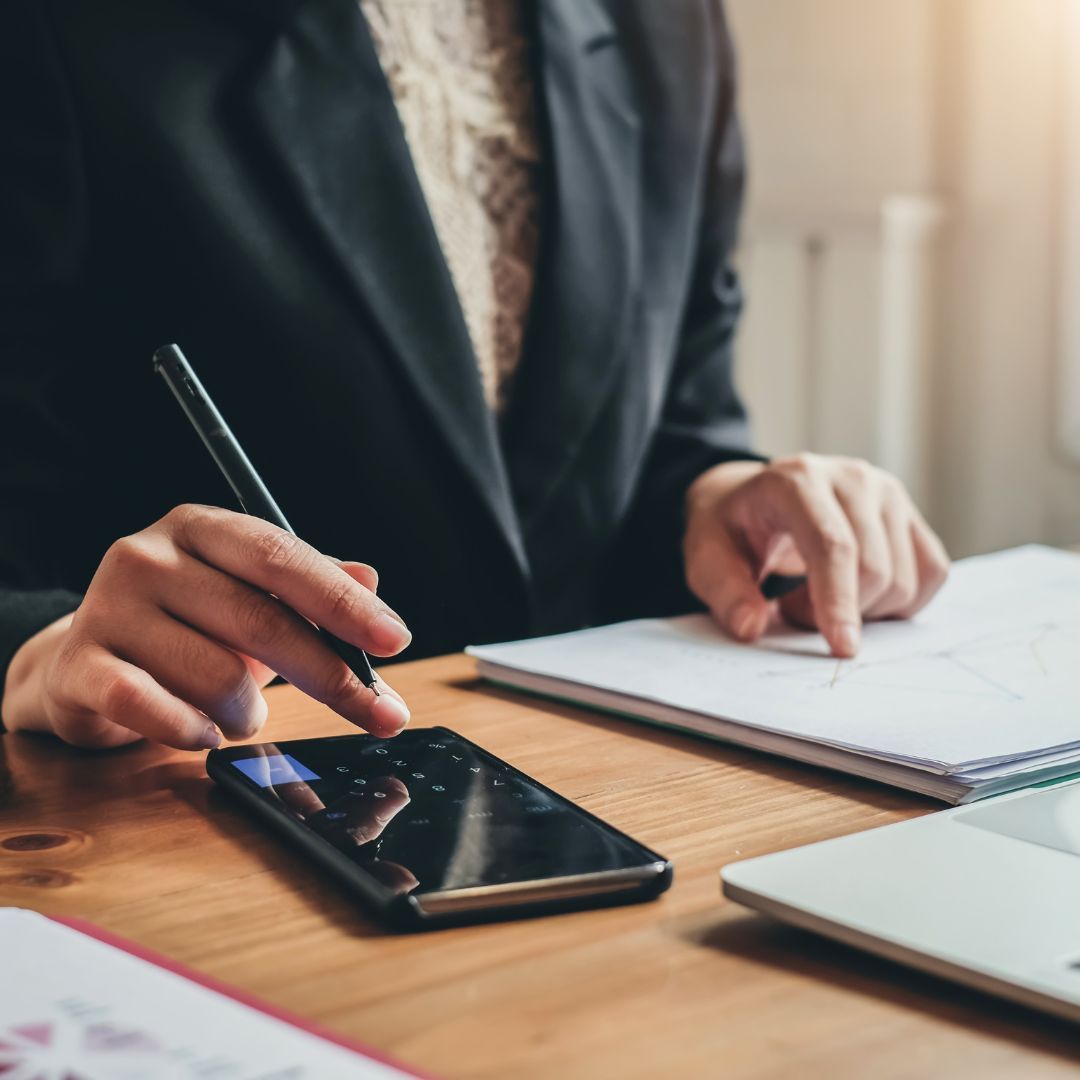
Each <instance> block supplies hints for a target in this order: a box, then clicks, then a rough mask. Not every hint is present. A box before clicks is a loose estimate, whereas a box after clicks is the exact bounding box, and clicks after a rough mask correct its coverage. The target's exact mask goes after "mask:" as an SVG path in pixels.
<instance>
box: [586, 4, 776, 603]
mask: <svg viewBox="0 0 1080 1080" xmlns="http://www.w3.org/2000/svg"><path fill="white" fill-rule="evenodd" d="M709 10H710V14H713V15H714V16H715V18H716V20H717V21H718V23H719V25H718V27H717V33H716V39H717V40H719V42H720V47H719V51H718V53H717V60H716V63H717V66H718V69H719V70H718V74H717V80H716V83H717V101H716V105H715V109H714V112H713V135H712V140H711V149H710V153H709V157H708V162H709V173H708V176H707V177H706V178H705V186H704V198H703V201H702V213H701V220H700V226H699V232H698V248H697V252H696V257H695V261H694V269H693V275H692V279H691V284H690V289H689V293H688V296H687V302H686V307H685V310H684V313H683V319H682V326H681V330H680V334H679V338H678V343H677V346H676V349H677V351H676V356H675V362H674V365H673V367H672V374H671V378H670V381H669V384H668V389H667V395H666V398H665V404H664V409H663V413H662V417H661V422H660V424H659V426H658V428H657V430H656V432H655V435H654V438H653V441H652V443H651V445H650V448H649V452H648V455H647V458H646V463H645V467H644V469H643V471H642V475H641V480H640V482H639V484H638V488H637V492H636V496H635V500H634V503H633V505H632V507H631V509H630V512H629V514H628V516H627V518H626V520H625V522H624V525H623V528H622V530H621V531H620V535H619V538H618V541H617V543H616V547H615V551H614V552H613V558H612V559H611V560H610V562H609V563H608V566H609V568H610V572H609V573H608V574H607V575H606V577H605V581H604V585H603V588H602V590H601V596H600V607H601V612H602V617H603V618H604V619H605V620H616V619H620V618H627V617H630V616H631V615H641V614H644V613H652V614H672V613H675V612H680V611H691V610H694V609H695V608H698V607H700V605H699V604H698V603H697V601H696V600H695V599H694V598H693V596H692V594H691V593H690V592H689V590H688V589H687V587H686V585H685V581H684V574H683V560H682V535H683V524H684V509H683V507H684V500H685V496H686V491H687V488H688V487H689V486H690V484H691V483H692V482H693V480H694V479H695V478H696V477H697V476H699V475H700V474H701V473H703V472H704V471H705V470H706V469H709V468H711V467H712V466H714V465H718V464H720V463H722V462H725V461H736V460H764V458H762V457H761V456H760V455H758V454H755V453H754V452H753V451H752V450H751V449H750V433H749V425H748V423H747V416H746V412H745V410H744V408H743V405H742V402H741V401H740V400H739V396H738V393H737V392H736V389H735V383H734V376H733V366H734V340H735V331H736V328H737V325H738V322H739V315H740V312H741V310H742V290H741V288H740V283H739V277H738V274H737V273H736V271H735V268H734V266H733V265H732V253H733V250H734V248H735V245H736V242H737V239H738V225H739V217H740V213H741V209H742V198H743V186H744V176H745V168H744V156H743V144H742V137H741V133H740V129H739V122H738V117H737V115H736V110H735V65H734V51H733V49H732V45H731V40H730V37H729V35H728V32H727V28H726V25H725V23H724V17H723V14H722V12H721V9H720V6H719V4H718V3H716V4H712V3H710V5H709ZM628 582H633V586H632V587H630V588H628V587H627V583H628Z"/></svg>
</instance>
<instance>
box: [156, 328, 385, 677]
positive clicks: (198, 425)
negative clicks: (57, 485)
mask: <svg viewBox="0 0 1080 1080" xmlns="http://www.w3.org/2000/svg"><path fill="white" fill-rule="evenodd" d="M154 370H155V371H156V372H157V373H158V374H159V375H160V376H161V377H162V378H163V379H164V380H165V381H166V382H167V383H168V384H169V389H170V390H172V392H173V395H174V396H175V397H176V400H177V401H178V402H180V407H181V408H182V409H183V410H184V415H185V416H187V418H188V420H190V421H191V426H192V427H193V428H195V430H196V431H197V432H198V434H199V438H200V439H202V441H203V445H204V446H205V447H206V449H207V450H209V451H210V455H211V457H213V459H214V461H215V462H217V466H218V468H219V469H220V470H221V472H222V475H223V476H224V477H225V479H226V480H227V481H228V482H229V487H231V488H232V489H233V492H234V493H235V494H236V497H237V499H239V501H240V505H241V507H243V510H244V513H245V514H250V515H251V516H252V517H260V518H263V519H264V520H265V521H269V522H270V523H271V524H273V525H277V526H278V528H280V529H284V530H285V531H286V532H288V533H292V534H293V536H295V535H296V533H295V531H294V530H293V528H292V526H291V525H290V524H289V522H288V521H287V520H286V518H285V515H284V514H283V513H282V512H281V508H280V507H279V506H278V504H277V503H276V502H274V497H273V496H272V495H271V494H270V492H269V490H267V487H266V485H265V484H264V483H263V482H262V478H261V477H260V476H259V474H258V473H257V472H256V471H255V466H254V465H252V464H251V461H250V460H249V459H248V456H247V454H245V453H244V449H243V447H242V446H241V445H240V444H239V443H238V442H237V441H236V436H235V435H233V433H232V431H231V430H230V429H229V425H228V424H226V423H225V418H224V417H223V416H222V415H221V413H220V412H218V410H217V406H215V405H214V403H213V401H211V399H210V395H209V394H208V393H207V392H206V390H205V389H204V388H203V384H202V383H201V382H199V379H198V377H197V376H196V374H195V372H194V371H193V370H192V368H191V365H190V364H189V363H188V362H187V360H186V358H185V357H184V354H183V353H182V352H181V351H180V349H179V348H178V347H177V346H176V345H163V346H162V347H161V348H160V349H158V350H157V352H155V353H154ZM315 629H316V630H317V631H318V633H319V636H320V637H321V638H322V639H323V641H325V642H326V644H327V645H329V646H330V648H331V649H333V650H334V652H335V653H337V655H338V656H339V657H341V659H342V660H344V661H345V663H346V664H347V665H348V666H349V669H350V670H351V671H352V673H353V674H354V675H355V676H356V677H357V678H358V679H359V680H360V681H361V682H362V683H363V684H364V685H365V686H366V687H367V688H368V689H369V690H371V691H372V692H373V693H374V694H375V696H376V697H378V696H379V688H378V686H377V685H376V683H375V672H373V671H372V670H371V661H370V660H369V659H368V657H367V653H365V652H364V650H363V649H358V648H357V647H356V646H355V645H350V644H349V643H348V642H347V641H342V640H341V638H338V637H335V636H334V635H333V634H331V633H330V632H329V631H328V630H323V629H322V628H320V627H316V628H315Z"/></svg>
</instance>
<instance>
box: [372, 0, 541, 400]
mask: <svg viewBox="0 0 1080 1080" xmlns="http://www.w3.org/2000/svg"><path fill="white" fill-rule="evenodd" d="M359 3H360V7H361V9H362V10H363V13H364V16H365V18H366V19H367V21H368V25H369V27H370V28H371V34H372V37H373V38H374V41H375V46H376V49H377V50H378V53H379V59H380V61H381V63H382V66H383V70H384V71H385V73H386V77H387V80H388V82H389V83H390V87H391V90H392V91H393V94H394V101H395V103H396V105H397V110H398V115H399V116H400V118H401V122H402V126H403V127H404V129H405V137H406V139H407V141H408V144H409V150H410V152H411V153H412V158H413V163H414V165H415V168H416V172H417V175H418V177H419V179H420V184H421V187H422V188H423V190H424V196H425V198H426V200H427V204H428V207H429V210H430V212H431V217H432V220H433V222H434V224H435V231H436V233H437V234H438V237H439V243H440V244H441V246H442V249H443V253H444V255H445V257H446V261H447V265H448V266H449V268H450V274H451V277H452V278H453V281H454V285H455V287H456V289H457V293H458V298H459V300H460V303H461V309H462V312H463V314H464V316H465V323H466V325H467V327H468V331H469V337H470V338H471V340H472V345H473V350H474V352H475V353H476V360H477V363H478V365H479V368H480V378H481V381H482V383H483V388H484V396H485V398H486V399H487V401H488V403H489V405H491V406H492V408H495V409H500V408H501V407H502V405H503V404H504V401H505V397H506V391H507V387H508V384H509V380H510V377H511V375H512V374H513V371H514V368H515V367H516V365H517V362H518V359H519V358H520V355H521V346H522V339H523V336H524V329H525V320H526V316H527V313H528V306H529V300H530V298H531V295H532V289H533V278H534V271H535V264H536V252H537V211H538V205H537V204H538V199H537V191H536V182H537V180H536V167H537V164H538V162H539V150H538V145H537V139H536V134H535V125H534V118H533V109H532V86H531V79H530V72H529V62H528V54H527V42H526V39H525V37H524V35H523V32H522V26H521V11H520V7H521V5H520V3H519V0H359Z"/></svg>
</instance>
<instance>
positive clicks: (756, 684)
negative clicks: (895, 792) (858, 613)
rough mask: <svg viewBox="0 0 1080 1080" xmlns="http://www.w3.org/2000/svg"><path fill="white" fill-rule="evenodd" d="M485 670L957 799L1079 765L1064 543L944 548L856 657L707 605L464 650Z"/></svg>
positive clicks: (1079, 588) (1072, 606)
mask: <svg viewBox="0 0 1080 1080" xmlns="http://www.w3.org/2000/svg"><path fill="white" fill-rule="evenodd" d="M469 652H470V653H471V654H472V655H473V656H475V657H476V658H477V659H478V660H479V662H480V664H479V667H480V673H481V674H482V675H483V676H485V677H486V678H488V679H491V680H493V681H496V682H499V683H503V684H506V685H510V686H513V687H517V688H519V689H523V690H529V691H533V692H535V693H539V694H545V695H548V696H552V697H558V698H562V699H567V700H570V701H573V702H578V703H580V704H584V705H590V706H593V707H596V708H601V709H606V710H609V711H614V712H617V713H621V714H624V715H627V716H630V717H633V718H635V719H640V720H644V721H648V722H652V723H655V724H660V725H664V726H668V727H674V728H679V729H683V730H687V731H692V732H696V733H698V734H701V735H706V736H710V737H713V738H716V739H722V740H725V741H728V742H732V743H738V744H741V745H744V746H752V747H755V748H757V749H760V750H766V751H770V752H773V753H777V754H783V755H785V756H787V757H792V758H797V759H799V760H801V761H807V762H811V763H813V764H816V765H823V766H827V767H830V768H835V769H841V770H844V771H846V772H851V773H856V774H858V775H860V776H867V777H871V778H873V779H876V780H881V781H884V782H885V783H890V784H895V785H897V786H899V787H905V788H910V789H911V790H914V791H919V792H923V793H925V794H927V795H933V796H935V797H937V798H940V799H944V800H946V801H948V802H954V803H960V802H968V801H971V800H972V799H977V798H982V797H984V796H986V795H991V794H995V793H997V792H1001V791H1007V790H1010V789H1012V788H1017V787H1024V786H1027V785H1029V784H1031V783H1035V782H1037V781H1039V780H1045V779H1050V778H1052V777H1057V776H1063V775H1067V774H1069V773H1072V772H1080V556H1077V555H1071V554H1067V553H1065V552H1061V551H1056V550H1053V549H1050V548H1042V547H1024V548H1017V549H1015V550H1012V551H1004V552H1000V553H998V554H995V555H984V556H979V557H977V558H972V559H965V560H963V561H961V562H959V563H957V564H956V565H955V566H954V568H953V571H952V574H951V576H950V579H949V581H948V583H947V584H946V585H945V587H944V589H943V590H942V591H941V593H940V594H939V596H938V597H937V598H936V599H935V600H934V601H933V603H932V604H931V605H930V606H929V607H928V608H927V609H926V611H925V612H923V613H921V614H920V615H919V616H918V617H917V618H916V619H914V620H912V621H910V622H884V623H874V624H871V625H868V626H867V627H866V628H865V630H864V637H863V645H862V649H861V650H860V652H859V655H858V656H857V657H856V658H855V659H854V660H845V661H839V662H838V661H837V660H835V659H833V658H831V657H830V656H829V654H828V649H827V647H826V645H825V642H824V640H823V639H822V638H821V637H820V635H817V634H808V633H802V632H799V631H795V630H781V631H778V632H776V633H774V634H771V635H770V636H769V637H767V638H765V639H763V640H762V641H761V642H760V643H759V644H757V645H754V646H746V645H739V644H736V643H733V642H732V641H730V640H729V639H728V638H726V637H725V636H724V635H723V634H722V633H721V631H720V630H719V629H718V628H717V627H716V625H715V624H714V623H713V622H712V620H711V619H710V618H709V617H708V616H705V615H687V616H683V617H680V618H675V619H642V620H638V621H634V622H627V623H620V624H618V625H616V626H607V627H598V628H595V629H590V630H581V631H578V632H576V633H571V634H560V635H557V636H554V637H547V638H537V639H534V640H532V641H519V642H512V643H509V644H503V645H485V646H478V647H473V648H471V649H469Z"/></svg>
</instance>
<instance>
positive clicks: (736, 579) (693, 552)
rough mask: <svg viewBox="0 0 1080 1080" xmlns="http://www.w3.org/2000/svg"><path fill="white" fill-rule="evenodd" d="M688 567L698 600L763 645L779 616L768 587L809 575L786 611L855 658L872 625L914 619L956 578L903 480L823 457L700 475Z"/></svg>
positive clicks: (690, 508)
mask: <svg viewBox="0 0 1080 1080" xmlns="http://www.w3.org/2000/svg"><path fill="white" fill-rule="evenodd" d="M684 556H685V566H686V579H687V583H688V584H689V586H690V588H691V590H692V591H693V592H694V594H695V595H696V596H697V597H698V599H699V600H701V601H702V602H703V603H704V604H706V605H707V606H708V608H709V610H710V611H711V612H712V613H713V615H714V616H715V618H716V619H717V621H718V622H719V623H720V624H721V626H723V627H724V629H725V630H726V631H727V632H728V633H729V634H731V635H732V636H733V637H735V638H737V639H738V640H739V641H755V640H757V638H759V637H760V636H761V635H762V634H763V633H764V632H765V629H766V627H767V625H768V623H769V620H770V617H771V615H772V612H773V610H774V609H775V607H776V602H775V601H774V602H769V601H767V600H766V599H765V598H764V597H763V596H762V595H761V592H760V590H759V588H758V586H759V584H760V583H761V581H762V580H763V579H764V578H765V576H766V575H768V574H770V573H781V574H806V576H807V579H808V586H804V587H803V588H800V589H798V590H797V591H795V592H794V593H791V594H789V595H788V596H786V597H784V598H783V599H782V600H781V601H780V602H779V607H780V610H781V611H782V613H783V615H784V617H785V618H787V619H788V620H789V621H791V622H793V623H795V624H796V625H799V626H805V627H816V628H817V629H819V630H820V631H821V632H822V634H824V635H825V639H826V640H827V641H828V643H829V646H830V648H831V649H832V651H833V654H834V655H836V656H841V657H850V656H854V655H855V653H856V652H857V651H858V648H859V642H860V630H861V626H862V622H863V620H864V619H888V618H899V619H906V618H910V617H911V616H912V615H914V614H915V612H917V611H918V610H919V609H920V608H922V607H923V606H924V605H925V604H926V603H927V602H928V601H929V600H930V598H931V597H932V596H933V595H934V593H936V592H937V590H938V589H939V588H940V587H941V585H942V583H943V582H944V580H945V577H946V574H947V573H948V567H949V559H948V556H947V555H946V554H945V549H944V548H943V547H942V545H941V541H940V540H938V538H937V536H935V535H934V533H933V531H932V530H931V529H930V527H929V526H928V525H927V524H926V522H925V521H924V520H923V518H922V515H921V514H920V513H919V511H918V510H917V509H916V508H915V506H914V505H913V503H912V502H911V499H910V498H909V497H908V494H907V492H906V491H905V490H904V488H903V486H902V485H901V484H900V482H899V481H898V480H896V479H895V478H894V477H892V476H890V475H889V474H888V473H886V472H883V471H882V470H880V469H876V468H874V467H873V466H872V465H868V464H867V463H866V462H864V461H856V460H854V459H852V458H840V457H819V456H817V455H814V454H800V455H798V456H796V457H790V458H784V459H782V460H779V461H776V462H774V463H772V464H771V465H763V464H761V463H759V462H742V461H740V462H730V463H728V464H724V465H718V466H716V467H715V468H713V469H710V470H709V471H708V472H706V473H703V474H702V475H701V476H700V477H698V479H697V480H695V481H694V483H693V485H691V488H690V491H689V492H688V495H687V527H686V535H685V540H684Z"/></svg>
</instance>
